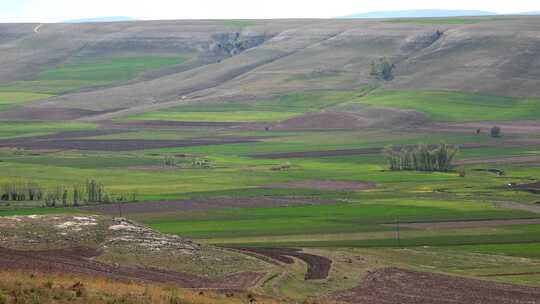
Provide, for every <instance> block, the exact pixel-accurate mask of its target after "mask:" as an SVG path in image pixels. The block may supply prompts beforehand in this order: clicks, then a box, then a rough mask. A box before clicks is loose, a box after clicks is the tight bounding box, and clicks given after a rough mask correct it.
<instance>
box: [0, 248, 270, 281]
mask: <svg viewBox="0 0 540 304" xmlns="http://www.w3.org/2000/svg"><path fill="white" fill-rule="evenodd" d="M99 255H100V252H99V251H96V250H95V249H88V248H69V249H59V250H42V251H22V250H13V249H7V248H1V247H0V268H1V269H9V270H27V271H44V272H57V273H70V274H75V275H89V276H99V277H106V278H111V279H114V280H120V281H127V282H129V281H139V282H153V283H167V284H177V285H179V286H182V287H188V288H212V289H246V288H248V287H249V286H251V285H252V284H254V283H256V282H257V281H258V280H259V279H260V277H261V276H262V274H259V273H254V272H242V273H238V274H233V275H230V276H228V277H226V278H224V279H222V280H210V279H207V278H201V277H196V276H193V275H187V274H182V273H179V272H174V271H167V270H161V269H152V268H137V267H123V266H113V265H109V264H105V263H101V262H97V261H94V260H93V259H92V258H94V257H97V256H99Z"/></svg>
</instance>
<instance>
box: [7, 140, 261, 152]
mask: <svg viewBox="0 0 540 304" xmlns="http://www.w3.org/2000/svg"><path fill="white" fill-rule="evenodd" d="M251 142H255V140H252V139H242V138H223V139H211V140H210V139H193V140H140V139H110V140H97V139H71V138H52V139H50V138H47V139H42V138H38V139H34V138H25V139H17V140H14V139H11V140H5V141H1V140H0V147H12V148H22V149H32V150H52V149H54V150H58V149H61V150H85V151H133V150H145V149H160V148H174V147H194V146H207V145H221V144H238V143H251Z"/></svg>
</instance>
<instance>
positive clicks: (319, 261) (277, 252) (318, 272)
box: [236, 248, 332, 280]
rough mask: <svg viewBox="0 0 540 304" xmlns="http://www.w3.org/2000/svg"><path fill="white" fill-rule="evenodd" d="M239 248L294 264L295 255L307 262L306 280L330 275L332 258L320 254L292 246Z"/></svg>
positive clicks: (324, 277) (320, 278) (319, 278)
mask: <svg viewBox="0 0 540 304" xmlns="http://www.w3.org/2000/svg"><path fill="white" fill-rule="evenodd" d="M236 249H237V250H240V251H244V252H249V253H254V254H255V255H256V256H257V255H258V256H263V257H267V258H270V259H273V260H276V261H279V262H282V263H285V264H292V263H294V260H293V259H292V258H291V257H295V258H297V259H300V260H302V261H304V262H305V263H306V264H307V272H306V275H305V276H304V279H305V280H322V279H326V278H327V277H328V273H329V272H330V267H331V266H332V260H330V259H328V258H326V257H322V256H319V255H314V254H309V253H304V252H301V251H300V250H298V249H290V248H236Z"/></svg>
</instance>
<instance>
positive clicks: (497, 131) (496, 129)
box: [490, 126, 501, 137]
mask: <svg viewBox="0 0 540 304" xmlns="http://www.w3.org/2000/svg"><path fill="white" fill-rule="evenodd" d="M490 134H491V137H500V136H501V128H499V127H497V126H494V127H493V128H491V131H490Z"/></svg>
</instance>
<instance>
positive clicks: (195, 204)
mask: <svg viewBox="0 0 540 304" xmlns="http://www.w3.org/2000/svg"><path fill="white" fill-rule="evenodd" d="M334 203H335V202H333V201H326V200H321V199H316V198H305V197H298V198H287V197H284V198H271V197H216V198H197V199H191V200H185V201H157V202H142V203H129V204H122V206H121V207H122V213H123V214H124V215H130V214H143V213H171V212H173V213H174V212H185V211H206V210H210V209H221V208H257V207H286V206H297V205H315V204H317V205H321V204H327V205H329V204H334ZM81 209H83V210H87V211H91V212H98V213H101V214H106V215H118V212H119V206H118V205H116V204H113V205H111V204H108V205H99V206H85V207H81Z"/></svg>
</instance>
